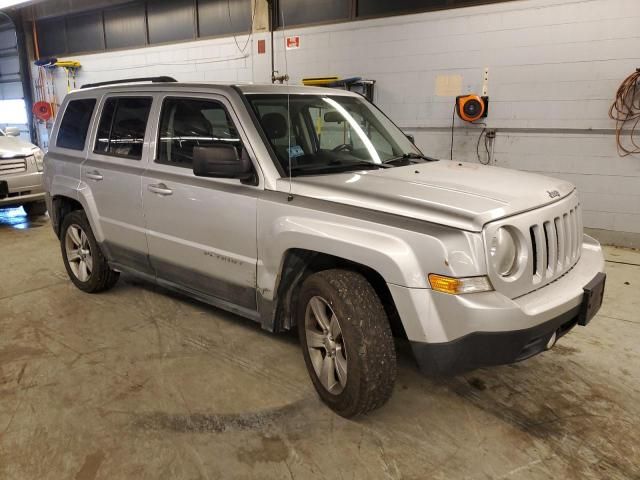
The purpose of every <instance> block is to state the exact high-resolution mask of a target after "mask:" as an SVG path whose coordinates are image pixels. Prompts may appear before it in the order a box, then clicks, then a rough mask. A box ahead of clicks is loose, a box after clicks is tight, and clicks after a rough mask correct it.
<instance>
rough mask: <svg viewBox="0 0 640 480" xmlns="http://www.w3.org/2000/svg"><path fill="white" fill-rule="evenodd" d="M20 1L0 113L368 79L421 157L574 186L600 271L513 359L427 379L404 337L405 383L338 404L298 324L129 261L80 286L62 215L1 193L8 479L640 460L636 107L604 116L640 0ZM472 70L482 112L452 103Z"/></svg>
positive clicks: (591, 474)
mask: <svg viewBox="0 0 640 480" xmlns="http://www.w3.org/2000/svg"><path fill="white" fill-rule="evenodd" d="M7 3H9V4H11V3H12V2H1V1H0V9H2V10H1V11H0V129H2V130H4V129H5V128H7V127H17V128H19V129H20V136H21V137H22V138H23V139H26V140H29V141H31V142H32V143H34V144H35V145H38V146H40V147H41V148H43V149H44V150H46V149H47V148H48V146H49V136H50V134H51V129H52V126H53V122H54V121H55V118H56V113H57V111H56V109H57V107H59V106H60V103H61V102H62V100H63V98H64V96H65V95H66V94H67V92H68V91H69V90H71V89H74V88H79V87H81V86H82V85H85V84H89V83H95V82H101V81H107V80H119V79H127V78H138V77H153V76H159V75H169V76H172V77H175V78H176V79H177V80H178V81H179V82H200V83H202V82H231V83H245V82H254V83H272V81H276V82H278V81H281V82H284V83H288V84H289V85H301V84H302V83H303V79H309V78H325V77H329V78H334V77H338V79H345V78H353V77H357V78H359V79H360V80H359V83H358V82H356V84H354V85H353V87H354V88H360V89H362V90H361V91H363V93H367V94H368V95H369V96H370V99H371V100H372V101H373V102H374V103H375V105H377V106H379V107H380V108H381V109H382V110H383V111H384V112H385V113H386V114H387V115H388V116H389V117H390V118H391V119H392V120H393V122H394V123H396V124H397V125H398V126H399V127H400V128H401V129H402V130H403V131H404V132H405V133H407V134H410V135H411V136H412V137H413V138H414V139H415V143H416V145H417V146H418V147H420V149H421V150H422V151H423V152H424V153H425V154H427V155H430V156H433V157H436V158H442V159H449V158H452V159H455V160H457V161H461V162H470V163H471V164H474V165H477V164H478V163H481V164H488V165H492V166H498V167H505V168H510V169H516V170H520V171H525V172H535V173H540V174H543V175H547V176H550V177H555V178H559V179H561V180H566V181H568V182H571V183H573V184H575V185H576V187H577V188H578V191H579V192H580V197H581V201H582V212H583V218H584V220H583V221H584V227H585V233H587V234H589V235H591V236H593V237H594V238H596V239H597V240H599V241H600V242H601V243H602V244H603V246H604V247H603V248H604V253H605V260H606V267H605V268H606V273H607V288H606V291H605V299H604V303H603V306H602V308H601V310H600V311H599V313H598V314H597V316H596V317H595V318H594V319H593V320H592V321H591V323H590V324H589V325H588V327H587V328H580V327H577V328H575V329H574V330H573V331H572V332H571V334H570V335H567V336H566V337H563V338H562V339H560V341H559V342H558V344H557V345H555V347H554V348H552V349H550V350H549V351H547V352H544V353H542V354H540V355H537V356H535V357H533V358H531V359H528V360H526V361H524V362H520V363H516V364H511V365H504V366H498V367H489V368H481V369H477V370H473V371H470V372H467V373H464V374H460V375H457V376H452V377H444V378H430V377H426V376H424V375H422V374H421V373H420V372H419V370H418V367H417V365H416V363H415V360H414V357H413V354H412V352H411V348H410V347H409V345H408V342H406V341H405V340H403V339H400V338H398V339H397V340H396V349H397V355H398V377H397V380H396V383H395V389H394V394H393V396H392V398H391V399H390V401H389V402H388V403H387V405H385V406H384V407H383V408H381V409H379V410H375V411H373V412H371V413H369V414H367V415H366V416H363V417H359V418H356V419H351V420H347V419H344V418H342V417H340V416H338V415H336V414H335V413H333V412H332V411H331V410H329V409H328V408H326V406H324V405H323V403H322V402H321V401H320V399H319V398H318V396H317V394H316V392H315V390H314V388H313V385H312V383H311V382H310V381H309V378H308V374H307V371H306V369H305V365H304V362H303V360H302V355H301V352H300V346H299V342H298V337H297V335H296V334H295V332H286V333H281V334H275V335H274V334H271V333H269V332H266V331H264V330H261V329H260V326H259V325H258V324H256V323H254V322H251V321H248V320H246V319H243V318H241V317H239V316H236V315H233V314H231V313H227V312H225V311H223V310H221V309H217V308H215V307H211V306H208V305H205V304H203V303H199V302H197V301H196V300H191V299H188V298H186V297H184V296H181V295H178V294H173V293H169V292H168V291H166V290H164V289H162V288H160V287H156V286H153V285H149V284H146V283H144V282H142V281H140V280H138V279H136V278H134V277H132V276H129V275H123V277H122V279H121V281H120V282H119V283H118V285H117V286H116V287H115V288H114V289H112V290H110V291H108V292H105V293H103V294H100V295H88V294H86V293H83V292H81V291H79V290H78V289H76V288H75V287H74V286H73V284H72V283H71V282H70V281H69V279H68V276H67V273H66V271H65V268H64V265H63V263H62V260H61V257H60V241H59V240H58V238H57V237H56V235H55V234H54V232H53V230H52V228H51V224H50V219H49V217H48V216H41V217H38V218H29V217H27V216H26V215H25V212H24V210H23V209H22V208H8V209H0V278H1V279H2V281H1V282H0V478H1V479H7V480H12V479H35V478H38V479H44V478H52V479H53V478H55V479H61V478H70V479H73V478H75V479H83V480H86V479H102V478H105V479H106V478H180V479H182V478H184V479H192V478H206V479H214V478H215V479H218V478H220V479H226V478H260V479H280V478H296V479H297V478H300V479H307V478H355V479H359V478H385V479H401V478H416V479H422V478H424V479H430V478H445V479H459V478H460V479H462V478H465V479H499V478H509V479H512V478H513V479H546V478H567V479H605V478H606V479H640V451H639V450H638V444H640V402H639V401H638V400H639V399H640V348H639V347H638V339H640V315H639V314H638V312H639V311H640V252H639V251H638V248H640V188H639V187H640V151H638V148H637V145H638V144H640V142H638V137H637V135H636V132H635V127H636V126H637V120H638V119H639V118H640V113H638V112H637V111H636V117H634V118H631V119H630V122H621V121H616V120H615V119H612V118H611V117H610V108H611V105H612V103H613V102H614V101H615V100H616V93H617V90H618V88H619V86H620V85H621V84H622V82H623V81H624V80H625V78H627V77H628V76H629V75H631V74H633V72H635V71H636V69H637V68H638V67H640V54H639V53H638V48H637V45H638V25H640V4H639V3H638V2H637V1H636V0H502V1H499V0H493V1H492V0H482V1H464V0H425V1H415V0H398V1H395V2H384V1H382V0H342V1H341V0H326V1H322V2H319V1H317V0H279V1H277V2H275V1H274V2H272V1H267V0H198V1H195V0H171V1H164V2H161V1H152V0H148V1H140V0H136V1H118V0H102V1H101V0H89V1H84V2H75V1H69V0H46V1H30V2H26V1H25V2H13V3H14V4H13V5H8V6H7V5H6V4H7ZM3 7H4V8H3ZM272 46H273V47H272ZM272 48H273V50H272ZM52 58H54V59H55V61H53V62H52V61H51V59H52ZM56 62H58V63H60V65H56ZM65 62H67V63H65ZM639 91H640V90H639ZM472 93H473V94H477V95H478V96H487V97H488V98H489V102H488V113H487V116H486V118H482V119H481V122H475V123H470V122H465V121H464V120H463V119H462V118H460V117H459V116H457V115H455V108H454V104H455V99H456V97H458V96H460V95H465V94H472ZM16 102H17V103H16ZM37 102H41V103H44V104H45V110H46V112H45V113H46V115H44V116H43V114H42V112H40V111H38V110H37V109H35V108H32V107H33V106H34V104H36V103H37ZM16 105H18V107H16ZM47 105H48V107H47ZM45 117H47V118H45ZM634 122H635V125H634ZM634 141H635V142H636V143H635V144H634V143H633V142H634Z"/></svg>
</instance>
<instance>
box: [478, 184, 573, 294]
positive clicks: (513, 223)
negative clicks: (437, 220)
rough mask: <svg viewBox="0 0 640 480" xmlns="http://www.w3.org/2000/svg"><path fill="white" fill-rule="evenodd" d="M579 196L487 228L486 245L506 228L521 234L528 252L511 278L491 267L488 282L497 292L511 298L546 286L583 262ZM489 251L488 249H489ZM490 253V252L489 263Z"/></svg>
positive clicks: (570, 196) (523, 244) (569, 197)
mask: <svg viewBox="0 0 640 480" xmlns="http://www.w3.org/2000/svg"><path fill="white" fill-rule="evenodd" d="M580 213H581V212H580V205H579V203H578V198H577V194H576V193H575V192H574V193H572V194H570V195H568V196H567V197H565V198H564V199H562V200H560V201H558V202H556V203H553V204H551V205H547V206H545V207H542V208H539V209H536V210H532V211H530V212H526V213H523V214H520V215H516V216H514V217H510V218H506V219H503V220H499V221H496V222H493V223H492V224H489V225H488V226H487V227H485V231H484V235H485V245H489V243H488V242H490V240H491V239H492V238H493V235H494V233H495V232H496V231H497V230H498V229H499V228H500V227H503V226H508V227H509V228H512V229H514V228H515V229H516V230H518V231H519V232H520V234H521V236H522V237H521V238H522V241H523V243H522V244H521V247H522V248H524V249H525V250H526V252H525V253H526V257H527V258H526V261H525V262H524V263H523V268H522V269H521V270H519V271H518V272H516V273H515V274H513V275H509V276H508V277H504V276H501V275H500V274H499V273H498V272H496V271H494V270H493V268H492V267H491V264H488V271H489V278H490V280H491V282H492V283H493V285H494V287H495V288H496V290H499V291H502V292H503V293H505V294H506V295H508V296H510V297H511V298H516V297H518V296H520V295H524V294H526V293H528V292H531V291H533V290H536V289H538V288H541V287H543V286H544V285H547V284H548V283H550V282H552V281H554V280H555V279H557V278H558V277H560V276H562V275H564V274H565V273H566V272H568V271H569V270H570V269H571V268H572V267H573V266H574V265H575V263H576V262H577V261H578V260H579V258H580V251H581V249H582V236H583V235H582V219H581V218H580ZM487 248H488V247H487ZM489 255H490V252H489V251H487V258H488V259H489V258H490V257H489Z"/></svg>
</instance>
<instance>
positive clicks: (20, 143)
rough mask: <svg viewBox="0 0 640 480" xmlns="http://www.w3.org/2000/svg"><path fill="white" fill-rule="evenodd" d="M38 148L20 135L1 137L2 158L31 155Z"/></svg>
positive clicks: (0, 154)
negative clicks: (19, 136)
mask: <svg viewBox="0 0 640 480" xmlns="http://www.w3.org/2000/svg"><path fill="white" fill-rule="evenodd" d="M36 148H37V147H36V146H35V145H33V144H32V143H29V142H25V141H24V140H22V139H20V138H18V137H0V159H1V158H10V157H23V156H25V155H30V154H31V152H33V150H34V149H36Z"/></svg>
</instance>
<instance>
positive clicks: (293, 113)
mask: <svg viewBox="0 0 640 480" xmlns="http://www.w3.org/2000/svg"><path fill="white" fill-rule="evenodd" d="M247 98H248V99H249V102H250V104H251V106H252V108H253V110H254V112H255V113H256V115H257V117H258V120H259V122H260V125H261V126H262V130H263V131H264V134H265V136H266V137H267V139H268V140H269V143H270V144H271V147H272V148H273V150H274V152H275V154H276V156H277V160H278V161H279V163H280V165H281V167H282V170H283V171H284V172H286V174H287V175H289V164H291V172H290V173H291V175H292V176H296V175H305V174H306V175H309V174H321V173H332V172H344V171H348V170H354V169H359V168H382V167H383V166H384V167H391V165H390V164H389V165H386V164H384V162H385V161H390V160H393V159H396V158H400V159H402V157H403V156H415V155H420V151H419V150H418V149H417V147H415V146H414V145H413V143H411V142H410V141H409V139H408V138H407V137H406V136H405V135H404V134H403V133H402V131H400V130H399V129H398V127H396V126H395V125H394V124H393V123H392V122H391V121H390V120H389V119H388V118H387V117H386V116H385V115H384V114H382V112H380V111H379V110H378V109H377V108H375V107H374V106H372V105H370V104H369V103H368V102H366V101H365V100H364V99H361V98H358V97H348V96H340V95H294V94H292V95H287V94H277V95H271V94H269V95H260V94H254V95H247Z"/></svg>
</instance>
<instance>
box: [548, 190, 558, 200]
mask: <svg viewBox="0 0 640 480" xmlns="http://www.w3.org/2000/svg"><path fill="white" fill-rule="evenodd" d="M547 193H548V194H549V196H550V197H551V198H556V197H559V196H560V192H559V191H558V190H547Z"/></svg>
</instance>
